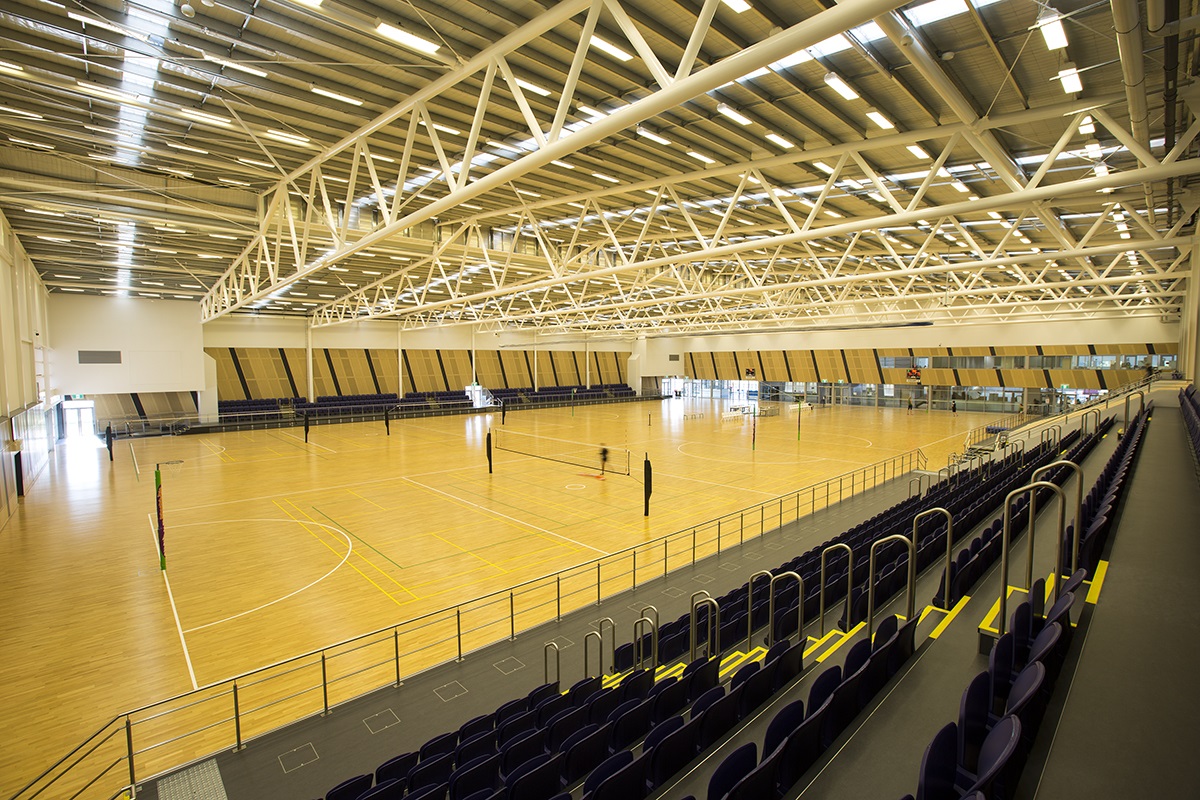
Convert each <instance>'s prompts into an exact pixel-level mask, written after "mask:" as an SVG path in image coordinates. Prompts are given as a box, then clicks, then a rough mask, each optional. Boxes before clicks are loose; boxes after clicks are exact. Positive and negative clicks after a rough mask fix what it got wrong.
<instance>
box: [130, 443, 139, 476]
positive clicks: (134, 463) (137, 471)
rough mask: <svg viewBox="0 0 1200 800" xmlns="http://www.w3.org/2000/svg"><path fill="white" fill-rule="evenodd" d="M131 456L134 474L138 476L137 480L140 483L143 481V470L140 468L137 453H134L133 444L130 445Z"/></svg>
mask: <svg viewBox="0 0 1200 800" xmlns="http://www.w3.org/2000/svg"><path fill="white" fill-rule="evenodd" d="M129 455H131V456H133V474H134V475H135V476H137V479H138V480H139V481H140V480H141V479H142V470H141V469H140V468H139V467H138V463H137V453H136V452H134V449H133V442H130V443H129Z"/></svg>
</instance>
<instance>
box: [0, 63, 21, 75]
mask: <svg viewBox="0 0 1200 800" xmlns="http://www.w3.org/2000/svg"><path fill="white" fill-rule="evenodd" d="M24 71H25V68H24V67H22V66H21V65H19V64H10V63H9V62H7V61H0V72H11V73H12V74H14V75H18V74H20V73H22V72H24Z"/></svg>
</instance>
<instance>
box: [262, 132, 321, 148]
mask: <svg viewBox="0 0 1200 800" xmlns="http://www.w3.org/2000/svg"><path fill="white" fill-rule="evenodd" d="M263 135H264V136H266V137H267V138H268V139H274V140H275V141H277V142H284V143H285V144H294V145H296V146H297V147H307V146H308V144H309V141H310V140H309V138H308V137H307V136H301V135H299V134H297V133H288V132H287V131H277V130H275V129H274V128H270V129H268V130H267V132H266V133H264V134H263Z"/></svg>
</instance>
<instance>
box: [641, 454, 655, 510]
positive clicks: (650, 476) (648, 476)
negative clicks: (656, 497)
mask: <svg viewBox="0 0 1200 800" xmlns="http://www.w3.org/2000/svg"><path fill="white" fill-rule="evenodd" d="M642 478H643V480H642V487H643V488H642V494H643V495H644V496H645V509H644V510H643V512H642V516H644V517H648V516H650V493H651V492H652V491H654V487H653V484H654V469H653V468H652V467H651V466H650V455H649V454H648V453H647V454H646V460H645V461H644V462H642Z"/></svg>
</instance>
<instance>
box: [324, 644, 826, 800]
mask: <svg viewBox="0 0 1200 800" xmlns="http://www.w3.org/2000/svg"><path fill="white" fill-rule="evenodd" d="M782 644H784V645H785V646H781V647H777V648H775V649H773V650H772V652H771V653H768V658H767V659H764V663H765V664H766V665H767V666H764V667H762V670H761V673H759V674H756V675H755V679H754V680H749V676H750V673H751V672H752V671H753V672H756V673H758V671H759V667H760V665H759V664H758V663H757V662H754V663H753V665H752V666H753V670H750V669H747V668H743V670H742V672H741V673H739V674H740V675H742V676H743V679H744V685H739V684H738V683H737V681H735V684H734V686H733V691H731V695H733V696H735V697H736V698H737V700H736V701H728V700H727V701H724V702H723V703H722V705H720V706H719V708H718V710H716V711H711V712H710V711H708V710H707V709H708V707H709V706H710V705H716V703H715V701H716V700H718V699H719V695H718V694H717V693H719V694H720V695H724V689H723V688H722V687H721V686H720V685H719V672H718V670H719V666H720V663H719V661H717V660H715V659H709V658H700V659H697V660H696V661H694V662H692V663H691V664H689V665H688V666H687V667H686V668H685V669H684V671H683V673H682V675H681V676H679V677H674V676H672V677H669V678H665V679H664V680H661V681H659V682H657V683H655V682H654V673H653V672H652V671H650V670H638V671H635V672H633V673H631V674H629V675H627V676H625V677H624V678H623V679H622V681H621V683H620V684H619V685H617V686H615V687H605V688H601V680H600V678H585V679H583V680H581V681H579V682H578V683H576V684H575V685H574V686H572V687H571V689H570V690H568V691H567V692H565V693H560V692H559V691H558V684H557V683H552V684H546V685H544V686H540V687H538V688H537V689H535V690H534V691H533V692H531V693H530V694H529V695H527V696H526V697H522V698H518V699H516V700H512V701H509V702H507V703H505V704H503V705H502V706H500V707H499V708H497V709H496V711H495V712H493V713H492V714H488V715H484V716H480V717H476V718H475V719H472V720H470V721H468V722H467V723H464V724H463V725H462V726H461V727H460V728H459V729H458V730H456V731H452V732H449V733H446V734H442V735H439V736H436V737H434V738H433V739H430V740H429V741H428V742H426V743H425V744H424V745H422V747H421V748H420V749H419V750H417V751H414V752H411V753H404V754H401V755H398V756H395V757H393V758H390V759H388V760H387V761H386V762H384V763H383V764H381V765H380V766H379V767H378V768H377V769H376V770H375V772H374V774H373V775H367V774H364V775H358V776H355V777H354V778H350V779H348V780H346V781H343V782H342V783H340V784H338V785H337V786H335V787H334V788H333V789H331V790H330V791H329V792H328V793H327V794H326V796H325V797H326V800H359V798H366V799H367V800H383V799H384V798H401V797H406V798H422V800H433V799H434V798H437V799H438V800H444V799H445V798H449V800H465V798H468V797H470V798H475V796H476V794H478V793H482V796H483V797H488V798H491V797H493V796H495V797H496V798H497V800H499V798H514V800H516V799H517V798H523V799H524V800H546V798H548V797H550V796H551V795H553V794H556V793H558V792H559V790H560V789H563V788H566V787H569V786H571V785H573V784H575V783H578V782H579V781H580V780H582V779H583V778H584V777H585V776H588V775H589V773H590V772H591V771H592V770H593V769H594V768H597V767H598V766H599V765H600V764H601V763H602V762H604V761H605V759H607V758H610V757H612V756H614V755H619V754H621V753H626V752H627V751H628V749H629V748H630V747H631V746H633V745H635V744H636V743H637V742H638V741H640V740H642V739H643V738H644V737H645V738H647V739H648V740H649V741H652V742H653V741H655V736H656V734H655V731H657V732H658V733H657V737H658V738H663V737H665V736H666V734H667V733H668V732H670V731H671V730H673V729H674V728H675V727H676V726H677V725H676V723H675V722H674V721H672V720H679V722H680V723H681V722H682V718H681V717H679V714H680V713H681V712H682V711H684V710H685V709H686V708H687V707H688V706H689V704H690V705H691V713H690V716H691V718H692V719H695V720H697V723H696V725H695V726H694V728H693V729H689V730H695V732H696V738H695V741H694V742H691V744H690V745H689V746H690V748H691V749H690V750H689V752H688V755H687V757H686V758H684V759H683V761H682V764H686V763H687V762H688V761H690V760H691V758H692V757H693V756H694V755H695V753H696V752H697V751H698V749H704V748H706V747H708V746H709V745H711V744H712V743H713V742H714V741H715V740H716V739H717V738H719V737H720V736H722V735H723V734H724V733H725V732H726V731H727V730H728V728H729V726H730V725H732V724H733V723H734V722H736V721H737V720H738V719H741V718H742V717H744V716H745V715H746V714H749V713H750V712H751V711H753V709H754V708H756V707H757V706H758V704H759V703H761V702H762V701H764V700H765V699H766V698H767V697H768V696H770V694H771V693H772V692H774V691H777V690H778V689H779V688H781V687H782V686H783V685H785V684H786V683H787V682H789V681H790V680H791V679H792V678H795V677H796V676H797V675H798V674H799V672H800V663H801V660H802V654H803V644H797V645H788V643H782ZM735 677H736V676H735ZM735 692H736V694H735ZM729 713H732V714H733V721H732V722H730V720H729V717H728V714H729ZM701 719H703V720H705V721H704V722H702V723H701V722H699V720H701ZM664 724H666V726H667V727H663V726H664ZM672 741H673V744H672V745H671V747H669V748H668V749H666V750H664V751H663V753H664V755H663V756H662V758H663V759H665V758H666V756H665V754H666V753H668V752H672V753H673V752H676V750H675V749H674V748H675V747H676V746H677V745H678V744H679V741H684V740H679V741H676V740H672ZM688 741H690V740H688ZM684 749H687V748H684ZM663 763H664V764H667V763H671V764H673V763H675V761H674V760H671V761H669V762H668V761H664V762H663ZM682 764H681V765H682ZM657 769H658V772H657V773H656V774H658V775H660V777H661V778H662V779H665V778H666V777H669V775H670V774H673V772H674V768H673V769H671V771H670V772H663V771H662V770H663V769H665V766H659V767H657ZM599 782H600V778H597V779H595V780H593V783H599ZM585 791H586V789H585ZM605 791H610V790H605Z"/></svg>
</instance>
